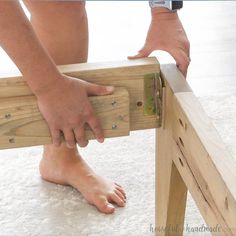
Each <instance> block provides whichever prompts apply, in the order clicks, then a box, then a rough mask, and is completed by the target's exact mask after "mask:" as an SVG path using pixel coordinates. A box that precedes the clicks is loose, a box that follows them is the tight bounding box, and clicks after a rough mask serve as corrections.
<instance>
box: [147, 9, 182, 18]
mask: <svg viewBox="0 0 236 236" xmlns="http://www.w3.org/2000/svg"><path fill="white" fill-rule="evenodd" d="M151 14H152V19H153V20H155V19H157V20H161V19H163V20H167V19H176V18H178V13H177V11H171V10H169V9H167V8H165V7H153V8H151Z"/></svg>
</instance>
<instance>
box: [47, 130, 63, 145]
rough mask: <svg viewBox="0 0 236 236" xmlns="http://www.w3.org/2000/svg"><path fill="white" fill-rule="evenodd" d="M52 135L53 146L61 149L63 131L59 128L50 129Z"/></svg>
mask: <svg viewBox="0 0 236 236" xmlns="http://www.w3.org/2000/svg"><path fill="white" fill-rule="evenodd" d="M49 128H50V127H49ZM50 133H51V137H52V143H53V145H55V146H56V147H59V146H60V145H61V131H60V130H59V129H57V128H50Z"/></svg>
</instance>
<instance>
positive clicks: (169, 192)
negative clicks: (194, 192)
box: [156, 84, 187, 236]
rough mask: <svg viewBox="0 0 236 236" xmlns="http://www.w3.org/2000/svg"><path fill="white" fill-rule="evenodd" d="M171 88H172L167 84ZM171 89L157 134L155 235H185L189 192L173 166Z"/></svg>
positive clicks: (166, 92) (167, 92)
mask: <svg viewBox="0 0 236 236" xmlns="http://www.w3.org/2000/svg"><path fill="white" fill-rule="evenodd" d="M166 86H167V87H168V86H169V85H168V84H166ZM172 99H173V93H172V91H171V89H170V88H169V89H168V88H165V99H164V104H163V106H164V107H165V109H164V117H165V119H164V121H163V126H162V128H160V129H157V130H156V235H158V236H162V235H182V230H181V229H183V226H184V215H185V207H186V197H187V189H186V186H185V184H184V182H183V180H182V178H181V177H180V175H179V174H178V173H177V170H176V167H175V166H174V165H173V161H172V159H173V155H174V154H173V150H172V148H171V146H172V112H173V108H172V103H171V101H172Z"/></svg>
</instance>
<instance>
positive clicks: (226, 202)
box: [225, 197, 229, 210]
mask: <svg viewBox="0 0 236 236" xmlns="http://www.w3.org/2000/svg"><path fill="white" fill-rule="evenodd" d="M225 208H226V209H227V210H228V209H229V203H228V198H227V197H225Z"/></svg>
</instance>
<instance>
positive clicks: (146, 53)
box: [128, 47, 152, 59]
mask: <svg viewBox="0 0 236 236" xmlns="http://www.w3.org/2000/svg"><path fill="white" fill-rule="evenodd" d="M151 52H152V50H150V49H147V48H145V47H143V48H142V49H141V50H139V51H138V53H137V54H136V55H134V56H128V59H138V58H143V57H148V56H149V55H150V53H151Z"/></svg>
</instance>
